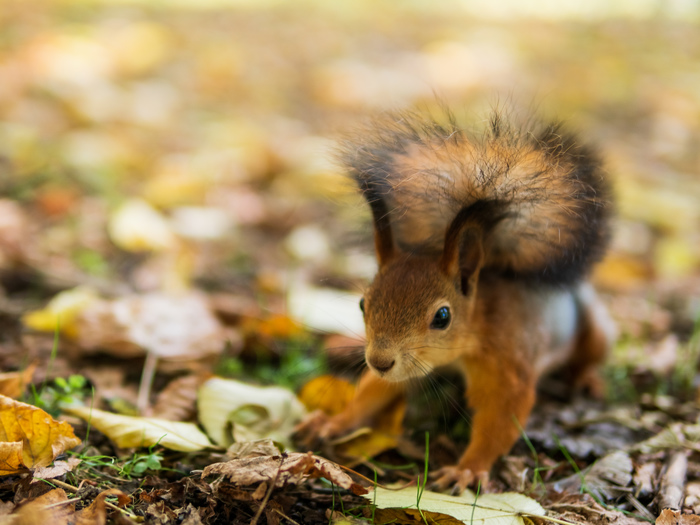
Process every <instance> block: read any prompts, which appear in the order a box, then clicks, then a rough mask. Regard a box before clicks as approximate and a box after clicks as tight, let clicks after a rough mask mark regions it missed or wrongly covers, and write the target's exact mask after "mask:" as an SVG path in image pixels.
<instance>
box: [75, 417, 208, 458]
mask: <svg viewBox="0 0 700 525" xmlns="http://www.w3.org/2000/svg"><path fill="white" fill-rule="evenodd" d="M65 412H66V413H68V414H72V415H74V416H77V417H79V418H81V419H84V420H85V421H88V422H89V423H90V425H92V426H93V427H95V428H96V429H97V430H99V431H100V432H102V433H103V434H105V435H106V436H107V437H108V438H109V439H111V440H112V441H114V444H115V445H117V446H118V447H121V448H129V447H150V446H151V445H155V444H158V445H161V446H163V447H165V448H169V449H170V450H179V451H181V452H196V451H198V450H203V449H205V448H208V447H213V445H212V444H211V442H210V441H209V439H208V438H207V436H205V435H204V433H202V431H201V430H199V428H197V425H195V424H194V423H182V422H179V421H168V420H166V419H157V418H149V417H135V416H121V415H119V414H113V413H111V412H105V411H104V410H97V409H91V408H88V407H71V408H67V409H65Z"/></svg>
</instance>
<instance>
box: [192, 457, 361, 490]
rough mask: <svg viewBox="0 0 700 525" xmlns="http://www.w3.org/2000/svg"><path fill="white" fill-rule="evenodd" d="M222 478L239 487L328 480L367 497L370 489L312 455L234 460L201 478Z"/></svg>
mask: <svg viewBox="0 0 700 525" xmlns="http://www.w3.org/2000/svg"><path fill="white" fill-rule="evenodd" d="M217 474H218V475H223V476H226V477H228V478H229V480H230V481H231V482H232V483H234V484H236V485H243V486H246V485H252V484H254V483H261V482H263V481H265V482H273V483H274V484H275V487H283V486H285V485H287V484H298V483H301V482H302V481H303V480H305V479H306V478H325V479H327V480H329V481H331V482H332V483H334V484H336V485H338V486H340V487H342V488H345V489H349V490H350V491H352V492H353V493H354V494H357V495H360V494H366V493H367V489H366V488H364V487H363V486H362V485H359V484H358V483H355V482H354V481H353V480H352V478H351V477H350V476H349V475H348V474H347V473H346V472H344V471H343V470H342V469H341V467H340V466H339V465H338V464H336V463H333V462H332V461H328V460H327V459H324V458H321V457H319V456H314V455H313V454H311V452H308V453H306V454H302V453H300V452H292V453H289V454H282V455H281V456H266V457H253V458H243V459H234V460H231V461H227V462H225V463H214V464H213V465H209V466H208V467H206V468H205V469H204V472H203V473H202V477H206V476H211V475H217Z"/></svg>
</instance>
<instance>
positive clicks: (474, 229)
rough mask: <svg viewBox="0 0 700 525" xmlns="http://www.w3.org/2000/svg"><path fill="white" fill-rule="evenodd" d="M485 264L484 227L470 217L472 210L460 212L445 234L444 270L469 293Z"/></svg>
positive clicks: (442, 260)
mask: <svg viewBox="0 0 700 525" xmlns="http://www.w3.org/2000/svg"><path fill="white" fill-rule="evenodd" d="M483 265H484V230H483V228H482V226H481V225H480V224H478V223H475V222H474V221H473V220H471V214H467V213H459V214H458V215H457V217H455V219H454V220H453V221H452V224H450V227H449V228H448V229H447V233H446V235H445V248H444V250H443V252H442V259H441V266H442V270H443V272H444V273H445V274H446V275H447V276H448V277H449V278H452V279H453V280H454V281H455V283H456V285H457V286H458V287H459V289H460V291H461V292H462V294H464V295H468V294H470V293H471V292H472V290H474V289H475V288H476V283H477V280H478V279H479V271H480V270H481V267H482V266H483Z"/></svg>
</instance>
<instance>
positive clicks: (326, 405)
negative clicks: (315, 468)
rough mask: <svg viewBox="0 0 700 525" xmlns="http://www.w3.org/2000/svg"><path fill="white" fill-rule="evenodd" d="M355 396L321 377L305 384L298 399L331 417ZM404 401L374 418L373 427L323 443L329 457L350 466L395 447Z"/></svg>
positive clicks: (340, 382)
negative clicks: (341, 459) (339, 459)
mask: <svg viewBox="0 0 700 525" xmlns="http://www.w3.org/2000/svg"><path fill="white" fill-rule="evenodd" d="M354 394H355V387H354V386H353V385H352V384H351V383H349V382H348V381H345V380H344V379H340V378H337V377H333V376H329V375H324V376H320V377H317V378H315V379H312V380H311V381H309V382H308V383H306V384H305V385H304V386H303V387H302V389H301V391H300V392H299V399H300V400H301V401H302V402H303V403H304V405H305V406H306V407H307V409H308V410H309V411H310V412H312V411H314V410H321V411H322V412H324V413H325V414H327V415H329V416H332V415H334V414H338V413H340V412H342V411H343V410H344V409H345V407H346V406H347V405H348V403H350V401H351V400H352V398H353V396H354ZM406 406H407V404H406V400H405V399H399V400H397V401H396V402H395V403H392V404H391V405H389V406H388V407H386V408H385V409H384V411H383V412H382V414H381V415H379V416H378V417H376V418H375V424H374V425H373V426H372V428H363V429H359V430H357V431H354V432H352V433H351V434H349V435H346V436H340V437H339V438H338V439H335V440H333V441H332V442H328V441H327V442H326V443H325V448H324V451H325V452H326V453H330V454H331V457H334V458H335V456H336V455H337V456H338V457H341V458H343V463H344V464H346V465H348V466H350V467H352V466H353V465H354V464H356V463H359V462H362V461H365V460H367V459H369V458H372V457H375V456H377V455H378V454H381V453H382V452H384V451H385V450H390V449H392V448H395V447H397V446H398V444H399V438H400V437H401V435H402V434H403V419H404V415H405V414H406Z"/></svg>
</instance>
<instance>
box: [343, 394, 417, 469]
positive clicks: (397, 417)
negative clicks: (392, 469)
mask: <svg viewBox="0 0 700 525" xmlns="http://www.w3.org/2000/svg"><path fill="white" fill-rule="evenodd" d="M405 414H406V400H405V399H399V400H398V401H396V402H395V403H393V404H392V405H390V406H389V407H387V408H386V409H385V410H384V412H383V414H382V416H381V417H379V418H377V424H376V425H375V426H374V427H373V428H372V430H371V431H370V432H368V433H365V434H361V435H358V436H357V437H355V438H353V439H351V440H349V441H347V442H343V443H339V444H338V445H337V447H336V452H337V453H338V454H340V455H341V456H345V457H347V458H353V459H362V460H365V459H369V458H373V457H374V456H377V455H379V454H381V453H382V452H384V451H385V450H389V449H392V448H394V447H396V446H397V445H398V440H399V437H400V436H401V434H402V433H403V418H404V415H405Z"/></svg>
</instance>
